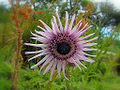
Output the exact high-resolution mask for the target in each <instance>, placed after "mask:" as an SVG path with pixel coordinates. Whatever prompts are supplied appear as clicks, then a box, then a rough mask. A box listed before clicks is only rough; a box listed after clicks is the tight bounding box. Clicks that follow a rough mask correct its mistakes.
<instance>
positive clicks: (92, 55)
mask: <svg viewBox="0 0 120 90" xmlns="http://www.w3.org/2000/svg"><path fill="white" fill-rule="evenodd" d="M79 53H81V54H83V55H86V56H90V57H96V55H90V54H88V53H85V52H82V51H79Z"/></svg>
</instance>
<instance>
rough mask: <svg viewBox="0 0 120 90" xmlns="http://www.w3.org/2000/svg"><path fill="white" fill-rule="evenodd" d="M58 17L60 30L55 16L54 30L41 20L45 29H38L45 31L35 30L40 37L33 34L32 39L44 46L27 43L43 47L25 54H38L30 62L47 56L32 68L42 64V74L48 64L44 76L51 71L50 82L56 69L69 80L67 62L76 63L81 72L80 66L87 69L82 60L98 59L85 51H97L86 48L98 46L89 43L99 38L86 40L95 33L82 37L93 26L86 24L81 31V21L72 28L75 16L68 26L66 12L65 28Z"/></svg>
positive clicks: (53, 21) (52, 21) (53, 20)
mask: <svg viewBox="0 0 120 90" xmlns="http://www.w3.org/2000/svg"><path fill="white" fill-rule="evenodd" d="M56 16H57V19H58V22H59V27H60V28H58V25H57V21H56V17H54V16H53V19H52V20H51V24H52V28H50V27H49V26H48V25H46V24H45V23H44V22H43V21H42V20H39V21H40V22H41V23H42V24H43V25H44V27H45V28H42V27H40V26H38V28H40V29H42V30H43V31H37V30H35V32H36V33H37V34H39V35H37V34H34V33H32V35H33V36H34V37H32V39H35V40H37V41H40V42H42V44H31V43H25V45H28V46H33V47H41V48H42V50H39V51H30V52H29V51H27V52H25V54H37V55H35V56H33V57H31V58H30V59H28V61H31V60H33V59H35V58H37V57H40V56H42V55H46V56H45V57H44V58H43V59H42V60H40V61H39V62H38V63H37V64H35V65H34V66H32V67H31V69H33V68H35V67H37V66H39V65H41V64H42V66H41V68H40V72H41V70H42V69H43V68H44V67H45V66H46V65H47V64H48V66H47V67H46V69H45V71H44V73H43V74H45V73H46V72H47V71H49V70H50V69H51V75H50V80H52V76H53V72H54V70H55V69H56V68H57V72H58V75H59V77H61V75H60V72H61V71H62V72H63V76H64V77H65V78H66V79H67V80H68V78H67V77H66V76H65V63H66V62H68V63H74V64H75V65H76V66H77V67H78V68H79V69H80V70H81V68H80V67H79V65H78V64H80V65H81V66H83V67H85V68H87V67H86V66H84V65H83V64H82V63H81V62H80V60H83V61H87V62H91V63H92V62H94V61H93V60H91V59H89V58H87V57H86V56H91V57H96V55H90V54H87V53H85V52H84V51H93V50H97V49H93V48H86V47H88V46H94V45H96V44H97V43H89V42H91V41H93V40H96V39H97V37H95V38H93V39H90V40H84V39H86V38H88V37H90V36H92V35H94V33H92V34H89V35H87V36H84V37H80V36H81V35H82V34H83V33H84V32H85V31H87V30H88V29H89V28H90V27H91V26H90V27H87V24H86V25H85V26H84V27H83V28H82V29H81V30H79V28H80V27H81V25H82V22H81V20H80V21H79V22H78V24H77V25H76V26H74V27H73V28H72V26H73V22H74V20H75V15H73V16H72V20H71V22H70V24H68V13H67V12H66V21H65V27H64V28H63V26H62V24H61V21H60V18H59V15H58V14H57V15H56Z"/></svg>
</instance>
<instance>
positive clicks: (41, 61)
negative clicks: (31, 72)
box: [31, 55, 50, 69]
mask: <svg viewBox="0 0 120 90" xmlns="http://www.w3.org/2000/svg"><path fill="white" fill-rule="evenodd" d="M49 57H50V55H46V56H45V57H44V58H43V59H42V60H40V61H39V62H38V63H37V64H35V65H34V66H32V67H31V69H33V68H35V67H37V66H39V65H40V64H42V63H43V62H44V61H45V60H46V59H47V58H49Z"/></svg>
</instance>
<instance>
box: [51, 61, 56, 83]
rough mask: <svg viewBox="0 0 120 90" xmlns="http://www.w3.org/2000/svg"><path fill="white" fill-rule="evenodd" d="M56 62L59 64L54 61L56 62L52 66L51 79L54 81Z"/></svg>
mask: <svg viewBox="0 0 120 90" xmlns="http://www.w3.org/2000/svg"><path fill="white" fill-rule="evenodd" d="M56 64H57V62H56V61H54V64H53V67H52V70H51V75H50V81H52V76H53V72H54V70H55V67H56Z"/></svg>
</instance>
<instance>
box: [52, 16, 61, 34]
mask: <svg viewBox="0 0 120 90" xmlns="http://www.w3.org/2000/svg"><path fill="white" fill-rule="evenodd" d="M53 20H54V23H53V24H54V25H55V28H56V30H55V31H56V32H57V33H58V32H60V30H59V28H58V25H57V21H56V18H55V16H53Z"/></svg>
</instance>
